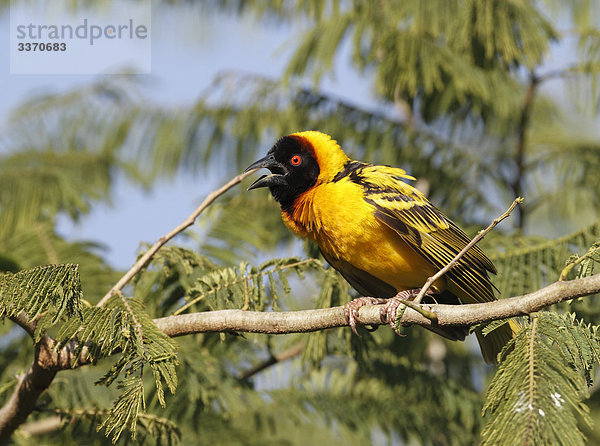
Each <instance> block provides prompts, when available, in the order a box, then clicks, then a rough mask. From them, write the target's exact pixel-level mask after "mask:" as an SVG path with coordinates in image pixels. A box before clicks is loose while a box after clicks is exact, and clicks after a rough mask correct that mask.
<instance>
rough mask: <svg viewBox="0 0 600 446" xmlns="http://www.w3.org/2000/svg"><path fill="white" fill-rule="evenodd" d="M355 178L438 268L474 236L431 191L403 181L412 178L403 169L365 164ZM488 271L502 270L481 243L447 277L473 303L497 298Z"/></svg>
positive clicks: (383, 215)
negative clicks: (436, 204) (439, 205)
mask: <svg viewBox="0 0 600 446" xmlns="http://www.w3.org/2000/svg"><path fill="white" fill-rule="evenodd" d="M351 179H352V181H354V182H356V183H357V184H360V185H361V186H362V187H363V190H364V199H365V201H367V202H368V203H369V204H370V205H372V206H373V212H374V215H375V217H376V218H377V219H378V220H379V221H381V222H382V223H384V224H385V225H387V226H389V227H390V228H391V229H393V230H394V231H395V232H396V233H397V234H398V235H399V236H400V237H402V239H403V240H404V241H405V242H406V243H407V244H408V245H409V246H410V247H411V248H412V249H413V250H414V251H415V252H416V253H418V254H419V255H420V256H421V257H423V258H424V259H426V260H427V261H428V262H429V263H430V264H431V265H432V266H433V267H434V268H435V269H438V270H439V269H441V268H443V267H444V266H445V265H447V264H448V263H449V262H450V261H451V260H452V259H453V258H454V257H455V256H456V255H457V254H458V253H459V252H460V251H461V250H462V249H463V248H464V247H465V246H466V245H467V244H468V243H469V241H470V239H469V237H468V236H467V235H466V234H465V233H464V231H462V230H461V229H460V228H459V227H458V226H457V225H456V224H454V223H453V222H452V221H451V220H450V219H448V218H447V217H446V216H444V214H442V213H441V212H440V211H439V210H438V209H437V208H435V207H434V206H433V205H432V204H431V203H429V201H428V200H427V198H425V196H424V195H423V194H422V193H421V192H419V191H418V190H417V189H415V188H414V187H412V186H411V185H409V184H407V183H405V182H404V181H403V180H405V179H412V177H410V176H408V175H406V174H405V172H404V171H403V170H402V169H395V168H391V167H387V166H373V165H366V164H363V165H361V166H360V167H357V168H356V170H355V172H353V175H352V178H351ZM488 273H496V269H495V267H494V265H493V264H492V262H491V260H490V259H489V258H488V257H487V256H486V255H485V254H484V253H483V251H482V250H481V249H479V247H477V246H474V247H473V248H471V249H470V250H469V251H468V252H467V253H466V254H465V255H464V256H463V257H462V258H461V259H460V260H459V261H458V263H457V264H456V265H455V266H454V268H452V269H451V270H450V271H448V273H446V278H447V280H449V281H451V282H452V283H453V284H454V285H455V286H456V287H458V288H459V289H460V290H461V291H462V293H460V294H461V295H459V296H458V297H459V298H461V300H463V301H466V302H467V303H471V302H489V301H492V300H494V299H495V297H494V287H493V285H492V283H491V282H490V279H489V277H488Z"/></svg>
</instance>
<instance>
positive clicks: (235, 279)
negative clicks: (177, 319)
mask: <svg viewBox="0 0 600 446" xmlns="http://www.w3.org/2000/svg"><path fill="white" fill-rule="evenodd" d="M314 268H322V264H321V262H320V261H319V260H316V259H304V260H300V259H298V258H295V257H292V258H287V259H272V260H269V261H267V262H265V263H263V264H261V265H259V266H257V267H255V266H250V265H248V264H247V263H245V262H242V263H241V264H240V266H239V267H230V268H219V269H216V270H214V271H211V272H209V273H207V274H206V275H204V276H202V277H199V278H198V279H197V280H196V283H195V285H194V286H193V287H192V288H190V290H189V293H190V294H189V296H188V298H187V303H186V304H185V305H184V306H182V307H181V308H179V309H178V310H177V311H176V312H175V314H180V313H182V312H184V311H185V310H187V309H188V308H190V307H193V306H195V305H197V304H198V303H200V302H203V301H204V302H206V305H208V307H209V308H210V309H213V310H214V309H225V308H242V309H253V310H255V311H263V310H264V309H265V307H266V306H267V305H276V302H277V299H278V297H279V293H278V287H277V282H279V283H280V284H281V288H282V289H283V292H284V293H285V294H289V293H290V291H291V289H290V286H289V282H288V277H287V276H288V274H289V273H290V272H295V273H296V275H297V276H298V277H299V278H301V279H302V278H303V277H304V273H305V272H306V271H307V270H310V269H314ZM267 284H268V286H269V294H268V295H267V293H266V286H267Z"/></svg>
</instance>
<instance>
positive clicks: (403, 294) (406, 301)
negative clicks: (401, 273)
mask: <svg viewBox="0 0 600 446" xmlns="http://www.w3.org/2000/svg"><path fill="white" fill-rule="evenodd" d="M420 291H421V289H420V288H415V289H412V290H405V291H400V292H399V293H398V294H396V295H395V296H394V297H391V298H390V299H388V301H387V302H386V304H385V305H384V306H383V307H382V308H381V310H380V317H381V322H387V323H388V324H390V326H391V327H392V329H393V330H394V331H396V329H397V327H396V319H397V318H398V308H399V307H400V305H405V307H404V308H406V307H409V308H412V309H413V310H415V311H417V312H418V313H420V314H422V315H423V316H425V317H426V318H427V319H430V320H431V321H433V322H436V321H437V315H436V314H435V313H434V312H433V311H432V310H428V309H426V308H423V306H422V305H419V304H415V303H413V302H411V301H412V300H413V299H414V298H415V297H417V296H418V295H419V292H420ZM426 295H431V294H430V293H427V294H426Z"/></svg>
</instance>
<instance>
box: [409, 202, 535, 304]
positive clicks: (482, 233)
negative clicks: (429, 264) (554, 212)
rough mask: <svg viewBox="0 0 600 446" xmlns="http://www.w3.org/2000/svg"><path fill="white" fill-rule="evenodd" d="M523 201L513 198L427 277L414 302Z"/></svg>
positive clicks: (421, 297)
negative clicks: (504, 210) (454, 254)
mask: <svg viewBox="0 0 600 446" xmlns="http://www.w3.org/2000/svg"><path fill="white" fill-rule="evenodd" d="M521 202H523V199H522V198H521V197H518V198H515V200H514V201H513V202H512V204H511V205H510V207H509V208H508V209H507V210H506V212H505V213H504V214H502V215H501V216H500V217H498V218H496V219H495V220H494V221H493V222H491V223H490V225H489V226H488V227H487V228H485V229H484V230H483V231H480V232H479V234H477V235H476V236H475V237H474V238H473V240H471V241H470V242H469V243H468V244H467V246H465V247H464V248H463V250H462V251H461V252H459V253H458V254H456V256H455V257H454V258H453V259H452V260H451V261H450V263H448V264H447V265H446V266H444V267H443V268H442V269H441V270H439V271H438V272H437V273H435V274H434V275H433V276H431V277H429V278H428V279H427V281H426V282H425V285H423V288H421V291H419V294H418V295H417V297H415V299H414V300H413V303H414V304H418V303H419V302H421V299H423V297H424V296H425V294H427V291H428V290H429V288H430V287H431V285H432V284H433V283H434V282H435V281H436V280H438V279H439V278H440V277H442V276H443V275H444V274H446V273H447V272H448V271H450V269H452V268H453V267H454V265H456V263H457V262H458V260H459V259H460V258H461V257H462V256H464V255H465V254H466V253H467V251H468V250H469V249H471V248H472V247H473V246H474V245H475V244H476V243H477V242H479V241H480V240H481V239H482V238H483V237H485V235H486V234H487V233H488V232H490V231H491V230H492V229H494V227H495V226H496V225H497V224H498V223H500V222H501V221H502V220H504V219H505V218H507V217H508V216H509V215H510V213H511V212H512V211H513V210H514V209H515V207H516V206H517V204H519V203H521Z"/></svg>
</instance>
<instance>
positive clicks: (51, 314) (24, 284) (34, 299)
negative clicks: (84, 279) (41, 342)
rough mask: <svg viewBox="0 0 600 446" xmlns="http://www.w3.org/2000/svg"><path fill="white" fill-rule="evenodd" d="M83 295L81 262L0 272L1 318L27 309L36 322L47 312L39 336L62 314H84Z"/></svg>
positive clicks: (29, 317)
mask: <svg viewBox="0 0 600 446" xmlns="http://www.w3.org/2000/svg"><path fill="white" fill-rule="evenodd" d="M81 298H82V292H81V283H80V280H79V266H78V265H72V264H66V265H47V266H41V267H37V268H32V269H28V270H24V271H20V272H18V273H16V274H13V273H6V274H2V275H0V317H14V316H17V315H19V314H20V313H22V312H24V313H25V314H26V315H27V318H28V319H29V320H31V321H33V320H35V319H36V318H38V317H39V316H42V315H43V317H42V318H41V319H40V320H39V321H38V325H37V329H36V338H39V336H41V334H42V333H43V330H45V329H46V328H48V327H50V326H52V325H54V324H55V323H56V322H57V321H58V320H59V319H61V318H62V317H65V316H66V317H71V316H76V315H78V314H80V312H81ZM71 320H74V321H78V320H79V318H77V317H71Z"/></svg>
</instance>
